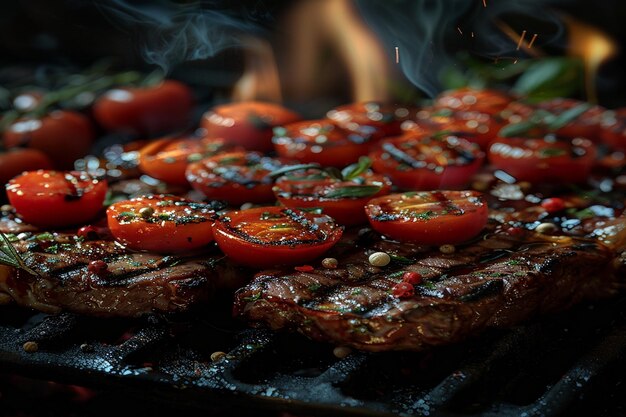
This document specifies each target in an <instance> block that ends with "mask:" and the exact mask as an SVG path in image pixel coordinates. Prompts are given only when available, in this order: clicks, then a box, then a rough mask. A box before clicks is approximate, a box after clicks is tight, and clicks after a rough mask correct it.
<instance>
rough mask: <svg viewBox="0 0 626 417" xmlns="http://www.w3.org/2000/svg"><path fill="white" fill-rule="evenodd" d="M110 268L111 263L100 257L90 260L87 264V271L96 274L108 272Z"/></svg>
mask: <svg viewBox="0 0 626 417" xmlns="http://www.w3.org/2000/svg"><path fill="white" fill-rule="evenodd" d="M108 269H109V264H107V263H106V262H104V261H103V260H100V259H98V260H95V261H91V262H89V265H88V266H87V271H89V272H91V273H92V274H96V275H102V274H104V273H106V272H107V270H108Z"/></svg>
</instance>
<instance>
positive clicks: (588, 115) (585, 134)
mask: <svg viewBox="0 0 626 417" xmlns="http://www.w3.org/2000/svg"><path fill="white" fill-rule="evenodd" d="M582 104H584V102H582V101H579V100H574V99H569V98H555V99H553V100H549V101H544V102H542V103H539V105H538V107H539V108H540V109H543V110H547V111H549V112H550V113H552V114H554V115H557V116H558V115H560V114H562V113H563V112H565V111H567V110H570V109H572V108H574V107H576V106H580V105H582ZM604 111H605V109H603V108H602V107H600V106H593V107H591V108H590V109H589V110H587V111H585V112H584V113H583V114H581V115H580V116H578V117H576V118H575V119H574V120H572V121H571V122H569V123H568V124H566V125H565V126H563V127H562V128H560V129H557V130H556V131H555V132H554V133H556V134H557V135H559V136H563V137H566V138H572V139H573V138H585V139H589V140H591V141H593V142H598V141H599V140H600V122H601V120H602V115H603V114H604Z"/></svg>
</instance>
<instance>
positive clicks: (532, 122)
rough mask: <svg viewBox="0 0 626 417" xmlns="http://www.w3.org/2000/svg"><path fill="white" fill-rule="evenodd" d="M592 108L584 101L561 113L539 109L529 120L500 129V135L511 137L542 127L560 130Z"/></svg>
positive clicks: (552, 130)
mask: <svg viewBox="0 0 626 417" xmlns="http://www.w3.org/2000/svg"><path fill="white" fill-rule="evenodd" d="M590 108H591V104H589V103H582V104H579V105H578V106H575V107H572V108H571V109H568V110H566V111H564V112H563V113H561V114H559V115H555V114H553V113H550V112H548V111H545V110H537V111H536V112H535V113H534V114H533V115H532V116H531V117H530V118H529V119H528V120H525V121H523V122H518V123H511V124H508V125H506V126H504V127H503V128H502V129H500V132H499V136H501V137H504V138H511V137H515V136H520V135H524V134H526V133H528V132H529V131H530V130H532V129H534V128H536V127H540V128H545V129H547V130H549V131H551V132H554V131H555V130H559V129H560V128H562V127H563V126H565V125H567V124H568V123H569V122H571V121H572V120H574V119H576V118H577V117H578V116H580V115H581V114H583V113H584V112H586V111H587V110H589V109H590Z"/></svg>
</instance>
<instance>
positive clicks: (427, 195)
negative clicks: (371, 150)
mask: <svg viewBox="0 0 626 417" xmlns="http://www.w3.org/2000/svg"><path fill="white" fill-rule="evenodd" d="M365 211H366V212H367V215H368V217H369V221H370V224H371V225H372V228H373V229H374V230H376V231H377V232H379V233H381V234H383V235H385V236H388V237H390V238H392V239H396V240H399V241H402V242H416V243H421V244H425V245H443V244H457V243H461V242H465V241H467V240H469V239H471V238H473V237H475V236H477V235H478V234H479V233H480V231H481V230H482V229H483V228H484V227H485V225H486V224H487V219H488V216H489V211H488V208H487V203H486V202H485V200H484V198H483V196H482V194H481V193H479V192H477V191H420V192H409V193H404V194H392V195H388V196H384V197H378V198H375V199H373V200H371V201H370V202H369V203H368V204H367V206H365Z"/></svg>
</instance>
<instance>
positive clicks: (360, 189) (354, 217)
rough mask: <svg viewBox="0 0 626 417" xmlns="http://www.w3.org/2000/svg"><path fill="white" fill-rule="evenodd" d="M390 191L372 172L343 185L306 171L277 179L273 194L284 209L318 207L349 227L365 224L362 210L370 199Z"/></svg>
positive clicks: (382, 177) (386, 183) (382, 179)
mask: <svg viewBox="0 0 626 417" xmlns="http://www.w3.org/2000/svg"><path fill="white" fill-rule="evenodd" d="M390 189H391V183H390V182H389V180H388V179H387V178H385V177H384V176H382V175H376V174H373V173H372V172H367V173H364V174H361V175H359V176H358V177H356V178H354V179H351V180H347V181H346V180H339V179H334V178H330V177H328V176H325V175H321V174H320V172H319V171H314V170H309V171H307V172H299V173H291V174H288V175H285V176H283V177H280V178H279V179H278V180H277V181H276V186H275V187H274V194H275V195H276V198H277V199H278V201H280V202H281V203H282V204H283V205H285V206H287V207H293V208H312V207H319V208H321V209H322V210H323V213H324V214H328V215H329V216H330V217H332V218H333V219H335V220H336V221H337V223H339V224H343V225H346V226H352V225H356V224H362V223H366V222H367V217H366V216H365V213H364V212H363V206H365V204H366V203H367V202H368V201H369V200H370V199H371V198H372V197H376V196H381V195H385V194H387V193H389V190H390Z"/></svg>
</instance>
